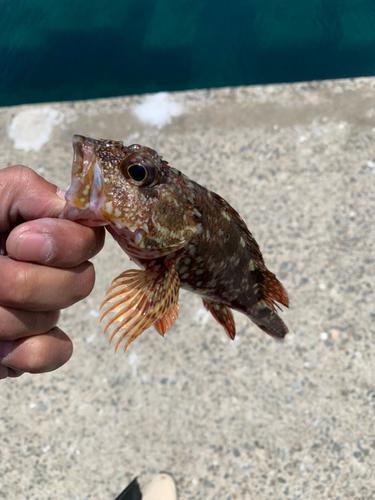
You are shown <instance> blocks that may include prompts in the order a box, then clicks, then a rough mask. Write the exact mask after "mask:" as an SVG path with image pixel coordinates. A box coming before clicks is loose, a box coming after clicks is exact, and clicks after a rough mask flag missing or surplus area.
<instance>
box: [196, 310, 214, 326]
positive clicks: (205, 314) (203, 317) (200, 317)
mask: <svg viewBox="0 0 375 500" xmlns="http://www.w3.org/2000/svg"><path fill="white" fill-rule="evenodd" d="M210 316H211V313H210V312H209V311H206V309H205V308H204V307H201V308H200V309H198V311H197V314H196V315H195V317H194V320H195V321H196V322H197V323H199V324H201V325H206V324H207V322H208V320H209V319H210Z"/></svg>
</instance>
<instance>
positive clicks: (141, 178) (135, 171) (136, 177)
mask: <svg viewBox="0 0 375 500" xmlns="http://www.w3.org/2000/svg"><path fill="white" fill-rule="evenodd" d="M127 172H128V175H129V177H130V178H131V179H133V181H136V182H145V181H146V180H147V177H148V170H147V168H146V167H144V166H143V165H140V164H139V163H134V165H129V167H128V168H127Z"/></svg>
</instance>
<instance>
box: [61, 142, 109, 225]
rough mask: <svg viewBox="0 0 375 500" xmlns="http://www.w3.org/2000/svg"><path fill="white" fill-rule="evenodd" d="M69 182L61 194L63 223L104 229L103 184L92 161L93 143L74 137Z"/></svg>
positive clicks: (94, 161) (94, 143) (95, 143)
mask: <svg viewBox="0 0 375 500" xmlns="http://www.w3.org/2000/svg"><path fill="white" fill-rule="evenodd" d="M72 144H73V165H72V180H71V185H70V187H69V189H68V190H67V192H66V194H65V199H66V205H65V207H64V210H63V212H62V214H61V217H62V218H63V219H69V220H75V221H79V222H81V223H83V224H85V225H89V226H104V225H106V224H108V221H107V220H106V219H104V217H103V215H102V214H101V212H100V206H101V204H102V202H103V197H104V195H103V186H104V181H103V177H102V173H101V169H100V165H99V163H98V159H97V157H96V147H97V141H96V140H95V139H90V138H88V137H84V136H82V135H74V136H73V139H72Z"/></svg>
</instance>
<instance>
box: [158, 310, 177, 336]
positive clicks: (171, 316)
mask: <svg viewBox="0 0 375 500" xmlns="http://www.w3.org/2000/svg"><path fill="white" fill-rule="evenodd" d="M179 311H180V304H177V303H176V304H173V306H172V307H171V308H170V309H169V310H168V312H167V313H166V314H164V316H163V317H162V318H160V319H159V321H157V322H156V323H155V324H154V328H155V330H156V331H157V332H158V334H159V335H161V336H162V337H164V335H165V334H166V332H167V331H168V330H169V329H170V328H172V326H173V325H174V324H175V322H176V319H177V318H178V313H179Z"/></svg>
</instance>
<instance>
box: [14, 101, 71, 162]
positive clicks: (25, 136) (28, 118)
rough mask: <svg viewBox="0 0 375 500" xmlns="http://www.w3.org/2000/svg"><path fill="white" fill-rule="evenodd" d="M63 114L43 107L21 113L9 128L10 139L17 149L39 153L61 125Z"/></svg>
mask: <svg viewBox="0 0 375 500" xmlns="http://www.w3.org/2000/svg"><path fill="white" fill-rule="evenodd" d="M63 118H64V114H63V113H59V112H58V111H56V110H55V109H53V108H50V107H48V106H43V107H41V108H30V109H24V110H23V111H20V112H19V113H18V114H17V115H16V116H15V117H14V118H13V121H12V123H11V124H10V127H9V137H10V139H12V140H13V142H14V147H15V148H16V149H22V150H23V151H26V152H29V151H39V150H40V148H41V147H42V146H44V144H46V143H47V142H48V140H49V138H50V136H51V133H52V130H53V128H54V127H55V126H56V125H58V124H59V123H61V121H62V119H63Z"/></svg>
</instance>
